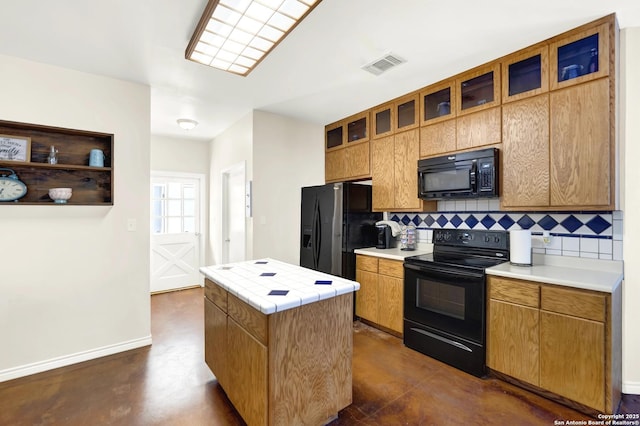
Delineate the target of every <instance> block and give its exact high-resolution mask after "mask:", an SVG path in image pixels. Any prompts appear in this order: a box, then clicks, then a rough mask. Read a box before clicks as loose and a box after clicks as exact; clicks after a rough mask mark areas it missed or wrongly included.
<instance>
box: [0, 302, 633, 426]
mask: <svg viewBox="0 0 640 426" xmlns="http://www.w3.org/2000/svg"><path fill="white" fill-rule="evenodd" d="M151 304H152V333H153V346H151V347H147V348H142V349H137V350H133V351H128V352H125V353H121V354H117V355H112V356H109V357H104V358H100V359H97V360H92V361H88V362H85V363H81V364H76V365H72V366H69V367H64V368H60V369H56V370H52V371H47V372H44V373H40V374H35V375H32V376H29V377H24V378H20V379H16V380H12V381H9V382H4V383H0V425H65V426H66V425H83V426H84V425H185V426H186V425H188V426H191V425H196V426H197V425H243V424H244V422H243V421H242V419H241V418H240V417H239V416H238V414H237V412H236V411H235V410H234V408H233V407H232V406H231V404H230V403H229V400H228V399H227V397H226V396H225V394H224V392H223V391H222V389H221V388H220V386H219V385H218V384H217V382H216V380H215V378H214V377H213V375H212V374H211V372H210V371H209V369H208V368H207V366H206V365H205V364H204V361H203V358H204V354H203V292H202V289H191V290H184V291H179V292H173V293H165V294H159V295H155V296H153V297H152V298H151ZM353 341H354V356H353V404H352V405H351V406H349V407H347V408H346V409H344V410H342V411H341V412H340V415H339V418H338V419H337V420H335V421H334V422H332V423H331V424H332V425H456V424H461V425H462V424H464V425H487V424H493V425H507V424H509V425H553V424H554V421H555V420H581V419H585V420H586V419H588V417H587V416H585V415H583V414H580V413H578V412H576V411H574V410H572V409H570V408H567V407H565V406H562V405H559V404H556V403H554V402H551V401H549V400H546V399H544V398H542V397H539V396H536V395H534V394H531V393H529V392H527V391H524V390H521V389H519V388H517V387H514V386H511V385H509V384H506V383H503V382H501V381H499V380H497V379H479V378H476V377H473V376H470V375H468V374H465V373H462V372H460V371H458V370H456V369H454V368H451V367H449V366H447V365H445V364H442V363H440V362H438V361H435V360H433V359H431V358H428V357H426V356H424V355H422V354H419V353H417V352H415V351H413V350H411V349H407V348H406V347H404V346H403V345H402V341H401V340H400V339H397V338H395V337H392V336H390V335H388V334H386V333H383V332H381V331H378V330H376V329H374V328H371V327H368V326H366V325H363V324H360V323H356V327H355V331H354V339H353ZM621 411H622V412H626V413H638V412H639V411H640V397H639V396H638V395H625V396H624V398H623V404H622V408H621Z"/></svg>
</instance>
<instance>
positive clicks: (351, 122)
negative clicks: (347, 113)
mask: <svg viewBox="0 0 640 426" xmlns="http://www.w3.org/2000/svg"><path fill="white" fill-rule="evenodd" d="M344 122H345V123H346V124H345V127H346V129H345V130H346V135H347V138H346V140H347V143H352V142H365V141H368V140H369V111H365V112H361V113H358V114H355V115H352V116H351V117H348V118H345V119H344Z"/></svg>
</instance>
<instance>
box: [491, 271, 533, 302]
mask: <svg viewBox="0 0 640 426" xmlns="http://www.w3.org/2000/svg"><path fill="white" fill-rule="evenodd" d="M489 298H491V299H495V300H502V301H505V302H510V303H515V304H518V305H524V306H529V307H531V308H538V307H540V285H538V284H536V283H533V282H529V281H520V280H510V279H508V278H498V277H489Z"/></svg>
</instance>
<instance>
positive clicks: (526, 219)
mask: <svg viewBox="0 0 640 426" xmlns="http://www.w3.org/2000/svg"><path fill="white" fill-rule="evenodd" d="M389 216H390V217H391V220H395V221H396V222H400V223H401V224H405V225H406V224H410V223H412V224H414V225H415V226H416V227H418V228H421V229H440V228H460V229H491V230H510V229H530V230H531V231H532V232H533V233H534V234H535V233H538V234H539V233H541V232H542V231H550V232H551V234H552V235H556V236H572V237H580V236H591V237H592V238H605V239H611V238H612V236H613V214H612V212H600V213H585V212H574V213H571V212H558V213H535V212H530V213H522V212H513V213H512V212H494V211H491V212H489V211H487V212H478V211H473V212H451V211H446V212H443V213H433V212H432V213H401V214H400V213H396V214H393V213H391V214H390V215H389Z"/></svg>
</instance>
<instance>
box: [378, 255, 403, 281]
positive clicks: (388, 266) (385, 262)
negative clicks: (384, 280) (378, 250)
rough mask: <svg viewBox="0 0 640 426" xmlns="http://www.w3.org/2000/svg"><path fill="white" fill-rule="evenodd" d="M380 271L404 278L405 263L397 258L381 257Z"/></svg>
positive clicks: (379, 262)
mask: <svg viewBox="0 0 640 426" xmlns="http://www.w3.org/2000/svg"><path fill="white" fill-rule="evenodd" d="M378 273H379V274H380V275H387V276H389V277H396V278H404V263H403V262H400V261H397V260H389V259H380V260H379V261H378Z"/></svg>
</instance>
